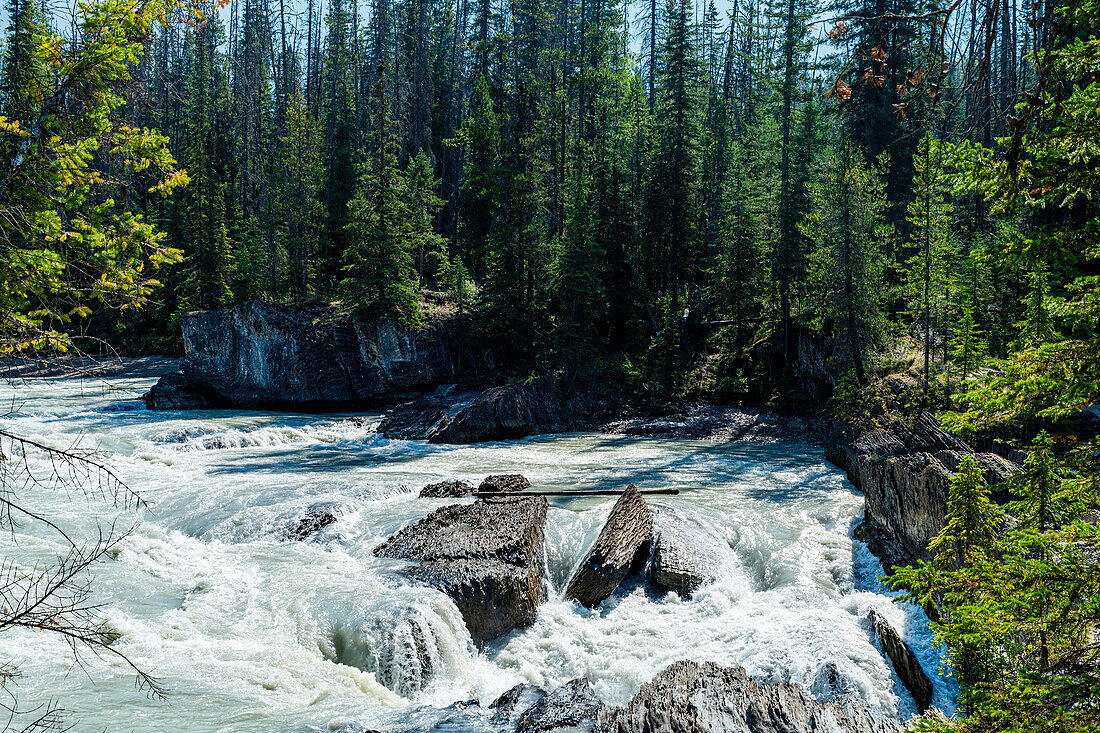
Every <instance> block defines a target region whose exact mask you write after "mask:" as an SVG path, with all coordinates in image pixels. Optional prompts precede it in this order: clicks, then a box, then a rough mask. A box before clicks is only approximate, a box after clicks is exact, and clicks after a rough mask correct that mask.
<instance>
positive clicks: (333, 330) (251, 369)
mask: <svg viewBox="0 0 1100 733" xmlns="http://www.w3.org/2000/svg"><path fill="white" fill-rule="evenodd" d="M182 328H183V341H184V346H185V349H186V355H185V356H184V359H183V362H182V366H181V371H180V374H179V375H175V376H173V375H169V377H166V378H165V379H164V380H162V382H161V383H158V385H157V387H156V388H154V389H153V390H151V392H150V397H147V400H146V401H147V402H148V403H149V405H150V407H152V408H154V409H182V408H185V407H188V406H192V404H191V403H189V402H188V399H187V395H188V394H196V395H200V396H201V397H202V398H204V401H205V403H206V404H209V405H211V406H227V407H243V408H287V409H301V410H325V409H345V408H347V407H348V406H350V405H356V404H371V403H382V402H393V401H395V400H396V399H398V398H399V397H400V396H402V395H411V394H414V393H416V392H418V391H424V390H428V389H431V388H434V387H435V386H436V385H438V384H441V383H446V382H455V381H457V379H458V377H459V374H460V372H459V369H458V367H457V364H458V363H459V361H460V359H459V355H458V353H457V347H456V346H455V345H454V344H452V343H451V340H450V338H449V335H448V333H447V330H446V328H445V327H443V326H439V325H437V326H434V327H428V328H426V329H425V330H423V331H420V332H412V331H409V330H408V329H406V328H404V327H403V326H401V325H400V324H399V323H397V322H395V321H392V320H388V319H371V320H360V319H353V318H349V317H347V316H343V315H341V314H340V313H339V312H338V311H337V309H336V308H335V307H333V306H323V305H319V306H303V305H295V306H288V305H280V304H274V303H262V302H258V301H253V302H250V303H245V304H243V305H239V306H235V307H233V308H227V309H225V310H216V311H199V312H195V313H189V314H188V315H187V316H186V317H185V318H184V319H183V324H182ZM462 361H463V362H464V363H466V364H471V363H472V360H470V359H469V358H466V359H463V360H462ZM177 394H182V397H179V398H176V397H174V396H173V395H177ZM206 404H201V403H199V404H193V406H196V407H203V406H206Z"/></svg>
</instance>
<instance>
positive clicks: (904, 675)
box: [868, 609, 932, 713]
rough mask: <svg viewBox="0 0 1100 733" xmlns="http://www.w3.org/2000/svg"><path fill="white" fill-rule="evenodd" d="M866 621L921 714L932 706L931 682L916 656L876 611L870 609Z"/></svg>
mask: <svg viewBox="0 0 1100 733" xmlns="http://www.w3.org/2000/svg"><path fill="white" fill-rule="evenodd" d="M868 619H869V620H870V622H871V628H873V629H874V631H875V636H876V637H878V640H879V643H880V644H882V650H883V651H884V652H885V653H886V656H887V657H889V658H890V663H891V664H893V665H894V672H896V673H897V675H898V678H899V679H900V680H901V683H902V684H903V685H905V689H907V690H909V694H910V695H912V696H913V702H915V703H916V704H917V710H919V711H920V712H922V713H923V712H924V711H925V710H927V709H928V706H930V705H931V704H932V681H931V680H930V679H928V675H927V674H925V672H924V668H923V667H921V666H920V661H919V660H918V659H917V655H916V654H914V653H913V650H912V649H911V648H910V647H909V645H908V644H906V643H905V641H904V640H903V639H902V638H901V635H900V634H898V632H897V631H895V630H894V627H893V626H891V625H890V623H889V622H888V621H887V620H886V619H884V618H883V617H882V615H881V614H879V613H878V612H877V611H875V610H874V609H871V612H870V613H869V614H868Z"/></svg>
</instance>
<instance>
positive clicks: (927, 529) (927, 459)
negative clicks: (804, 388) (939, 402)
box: [825, 375, 1018, 564]
mask: <svg viewBox="0 0 1100 733" xmlns="http://www.w3.org/2000/svg"><path fill="white" fill-rule="evenodd" d="M916 390H918V386H917V384H916V382H915V381H914V380H913V379H911V378H909V377H906V376H904V375H892V376H891V377H888V378H886V379H884V380H882V381H881V382H879V383H877V384H874V385H871V386H870V387H868V388H867V392H868V393H869V394H871V395H872V396H867V395H864V397H863V400H864V402H865V403H867V404H865V405H864V406H862V407H859V408H853V410H852V411H851V413H852V414H854V415H855V417H846V418H844V419H842V420H841V419H838V420H836V421H834V422H833V423H832V424H831V425H829V426H828V427H827V428H826V430H825V454H826V457H827V458H828V459H829V460H830V461H831V462H832V463H834V464H836V465H837V466H839V467H840V468H842V469H844V470H845V471H846V472H847V474H848V478H849V479H850V480H851V481H852V483H853V484H855V485H856V487H857V488H859V489H860V490H861V491H863V494H864V496H865V500H866V507H867V511H866V514H865V520H864V521H865V522H866V523H868V524H870V525H872V529H871V530H869V532H868V534H870V535H873V536H876V537H878V538H880V540H881V542H880V543H879V544H878V548H879V553H880V557H884V559H886V560H887V561H888V563H889V564H897V563H910V562H914V561H916V560H919V559H928V558H929V555H928V553H927V547H928V542H929V540H931V539H932V538H933V537H934V536H936V535H937V534H938V533H939V532H940V530H941V529H943V526H944V522H945V516H946V512H947V492H948V488H949V485H950V481H951V476H952V474H953V472H954V469H955V468H957V466H958V463H959V461H960V460H961V459H962V457H963V456H965V455H968V454H969V455H974V456H975V457H976V459H977V460H978V462H979V463H981V464H982V466H983V467H984V468H985V469H986V471H985V472H986V479H987V481H1003V480H1005V479H1007V478H1008V476H1010V475H1011V474H1012V473H1013V472H1014V471H1016V470H1018V468H1017V467H1016V466H1015V465H1014V464H1013V463H1012V462H1010V461H1007V460H1005V459H1004V458H1001V457H1000V456H998V455H996V454H993V453H976V454H975V453H973V452H972V451H971V450H970V448H969V447H968V446H967V445H966V443H964V442H963V441H961V440H959V439H958V438H956V437H955V436H953V435H951V434H950V433H948V432H947V431H945V430H944V429H943V428H942V427H941V426H940V423H939V421H938V420H937V419H936V418H935V417H934V416H933V415H932V414H931V413H929V412H927V411H924V410H914V409H913V408H912V407H910V405H911V404H914V403H915V401H916V396H915V395H916Z"/></svg>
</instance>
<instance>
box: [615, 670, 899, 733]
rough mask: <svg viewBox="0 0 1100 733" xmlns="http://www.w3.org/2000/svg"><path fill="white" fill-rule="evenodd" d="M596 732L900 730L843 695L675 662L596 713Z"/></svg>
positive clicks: (866, 732) (850, 732)
mask: <svg viewBox="0 0 1100 733" xmlns="http://www.w3.org/2000/svg"><path fill="white" fill-rule="evenodd" d="M596 730H597V731H600V733H673V732H676V733H680V732H681V731H683V732H684V733H687V732H689V731H690V732H691V733H696V732H698V733H703V732H704V731H706V732H711V731H714V732H717V731H722V732H723V733H902V731H903V730H904V728H903V727H902V725H901V724H900V723H898V722H897V721H895V720H889V719H886V718H883V717H880V716H878V715H876V714H875V713H873V712H872V711H871V710H870V709H869V708H868V707H867V705H866V704H865V703H863V702H862V701H861V700H859V699H857V698H855V697H851V696H846V697H839V698H834V699H832V700H829V701H828V702H825V703H819V702H817V701H816V700H814V699H813V698H812V697H811V696H809V695H807V694H806V693H805V692H803V691H802V688H800V687H799V686H798V685H796V684H792V683H786V682H785V683H780V684H777V685H768V684H760V683H758V682H756V681H755V680H753V679H752V678H751V677H749V675H748V673H747V672H746V671H745V670H744V668H742V667H721V666H719V665H717V664H714V663H713V662H707V663H705V664H699V663H697V662H676V663H674V664H672V665H671V666H669V667H667V668H665V670H664V671H662V672H661V673H659V674H658V675H657V676H656V677H654V678H653V680H651V681H650V682H647V683H646V684H644V685H642V688H641V689H640V690H639V691H638V693H637V694H636V695H635V696H634V698H633V699H632V700H631V701H630V702H629V703H627V704H626V705H625V706H623V707H618V708H611V709H608V710H605V711H603V712H602V713H601V714H600V717H599V721H598V723H597V725H596Z"/></svg>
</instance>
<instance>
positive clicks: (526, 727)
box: [516, 678, 604, 733]
mask: <svg viewBox="0 0 1100 733" xmlns="http://www.w3.org/2000/svg"><path fill="white" fill-rule="evenodd" d="M603 709H604V704H603V701H602V700H600V698H599V696H597V695H596V692H595V690H593V689H592V685H591V684H589V682H588V680H586V679H583V678H580V679H575V680H571V681H569V682H566V683H565V684H564V685H562V686H561V687H559V688H558V689H556V690H554V691H553V692H552V693H550V694H549V695H547V696H545V697H543V698H542V699H541V700H539V701H538V702H536V703H535V704H534V705H532V706H531V708H530V709H528V710H527V712H525V713H524V714H523V715H521V716H519V720H518V721H517V722H516V733H543V732H544V731H561V733H588V732H590V731H592V730H593V729H594V728H595V726H596V719H597V717H598V716H599V714H600V711H601V710H603Z"/></svg>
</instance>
